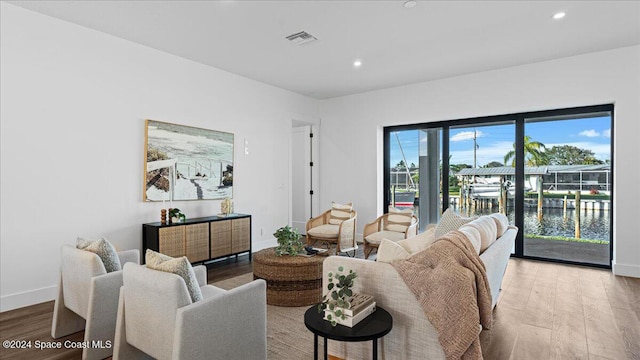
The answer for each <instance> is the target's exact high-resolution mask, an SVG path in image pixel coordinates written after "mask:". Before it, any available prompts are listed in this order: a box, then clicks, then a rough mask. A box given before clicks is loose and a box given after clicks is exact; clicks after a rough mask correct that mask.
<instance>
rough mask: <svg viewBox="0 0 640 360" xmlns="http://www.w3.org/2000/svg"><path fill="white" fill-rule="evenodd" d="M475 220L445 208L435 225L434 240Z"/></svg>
mask: <svg viewBox="0 0 640 360" xmlns="http://www.w3.org/2000/svg"><path fill="white" fill-rule="evenodd" d="M474 219H476V218H475V217H468V218H466V217H462V216H460V214H458V213H456V212H455V211H453V210H451V208H447V210H446V211H445V212H444V214H442V217H441V218H440V222H439V223H438V225H436V232H435V236H436V239H439V238H441V237H442V235H444V234H446V233H448V232H449V231H453V230H458V229H459V228H460V226H462V225H464V224H467V223H470V222H471V221H473V220H474Z"/></svg>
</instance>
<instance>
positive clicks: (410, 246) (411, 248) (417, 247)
mask: <svg viewBox="0 0 640 360" xmlns="http://www.w3.org/2000/svg"><path fill="white" fill-rule="evenodd" d="M434 232H435V228H430V229H427V230H426V231H425V232H423V233H420V234H418V235H415V236H412V237H410V238H407V239H404V240H400V241H398V245H400V246H402V247H403V248H405V250H407V252H409V253H411V254H415V253H417V252H419V251H422V250H424V249H426V248H428V247H429V246H431V244H433V243H434V242H435V241H436V237H435V236H434Z"/></svg>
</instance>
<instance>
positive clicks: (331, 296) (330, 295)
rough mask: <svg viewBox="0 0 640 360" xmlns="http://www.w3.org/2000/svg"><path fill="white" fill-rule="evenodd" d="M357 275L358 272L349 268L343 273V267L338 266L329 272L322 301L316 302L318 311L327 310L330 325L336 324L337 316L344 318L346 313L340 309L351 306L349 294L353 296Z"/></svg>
mask: <svg viewBox="0 0 640 360" xmlns="http://www.w3.org/2000/svg"><path fill="white" fill-rule="evenodd" d="M357 277H358V274H357V273H356V272H355V271H353V270H349V273H348V274H344V267H342V266H339V267H338V271H337V272H336V273H335V276H334V274H333V272H331V271H330V272H329V274H328V284H327V290H329V292H327V293H326V294H325V295H324V296H323V297H322V302H321V303H320V304H318V313H322V312H323V311H325V310H327V312H328V314H327V316H326V318H327V320H328V321H329V322H331V325H332V326H336V324H337V321H336V319H337V318H340V319H342V320H344V319H346V315H345V314H344V313H343V312H342V309H350V308H351V302H350V299H351V296H353V291H352V290H351V288H352V287H353V283H354V280H355V279H356V278H357Z"/></svg>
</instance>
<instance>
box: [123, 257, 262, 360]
mask: <svg viewBox="0 0 640 360" xmlns="http://www.w3.org/2000/svg"><path fill="white" fill-rule="evenodd" d="M193 269H194V272H195V273H196V278H197V280H198V284H199V285H200V289H201V291H202V295H203V299H202V300H200V301H197V302H195V303H193V302H192V301H191V296H190V295H189V292H188V291H187V287H186V284H185V282H184V280H183V279H182V278H181V277H180V276H178V275H175V274H172V273H168V272H162V271H157V270H151V269H148V268H146V267H144V266H139V265H133V264H127V265H126V266H124V269H123V272H124V276H123V277H124V285H123V286H122V289H121V291H120V301H119V305H118V321H117V325H116V338H115V347H114V354H113V358H114V360H118V359H127V360H128V359H146V358H149V357H153V358H156V359H181V360H189V359H248V360H263V359H266V358H267V302H266V283H265V282H264V280H255V281H252V282H250V283H248V284H245V285H242V286H240V287H237V288H235V289H232V290H229V291H226V290H223V289H220V288H217V287H215V286H212V285H206V279H207V277H206V276H207V275H206V267H205V266H195V267H194V268H193Z"/></svg>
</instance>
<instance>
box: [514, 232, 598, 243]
mask: <svg viewBox="0 0 640 360" xmlns="http://www.w3.org/2000/svg"><path fill="white" fill-rule="evenodd" d="M524 237H525V239H527V238H530V239H542V240H553V241H568V242H581V243H589V244H603V245H605V244H609V242H608V241H606V240H597V239H578V238H573V237H566V236H548V235H536V234H524Z"/></svg>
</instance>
